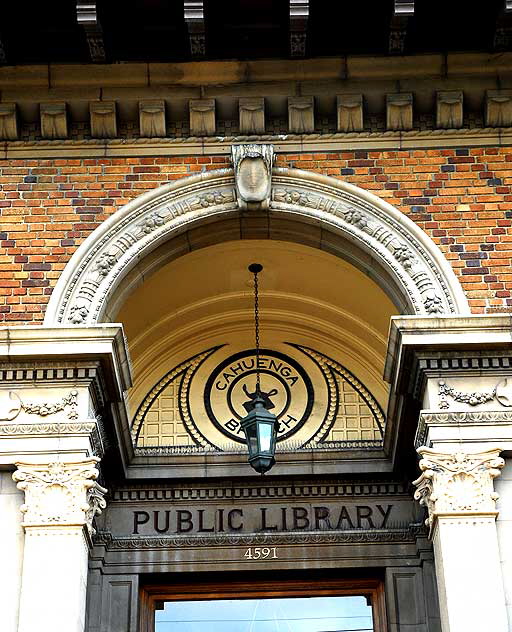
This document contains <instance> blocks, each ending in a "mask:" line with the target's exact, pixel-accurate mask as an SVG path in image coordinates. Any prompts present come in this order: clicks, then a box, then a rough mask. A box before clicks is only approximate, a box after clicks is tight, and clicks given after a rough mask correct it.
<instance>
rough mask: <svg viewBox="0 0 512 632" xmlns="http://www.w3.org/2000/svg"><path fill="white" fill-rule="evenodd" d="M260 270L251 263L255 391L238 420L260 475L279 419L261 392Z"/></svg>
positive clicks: (273, 448) (272, 450) (268, 465)
mask: <svg viewBox="0 0 512 632" xmlns="http://www.w3.org/2000/svg"><path fill="white" fill-rule="evenodd" d="M262 270H263V266H262V265H261V264H259V263H251V265H250V266H249V271H250V272H252V273H253V275H254V331H255V342H256V388H255V390H254V393H247V391H246V393H247V395H248V396H249V397H250V401H248V402H246V403H245V404H244V407H245V409H246V410H247V415H246V416H245V417H244V418H243V419H242V421H241V422H240V424H241V426H242V430H243V431H244V432H245V437H246V440H247V448H248V450H249V463H250V465H251V466H252V467H253V468H254V469H255V470H256V471H257V472H259V473H260V474H264V473H265V472H267V471H268V470H270V468H271V467H272V466H273V465H274V463H275V462H276V460H275V458H274V455H275V452H276V440H277V433H278V431H279V421H278V420H277V417H276V416H275V415H273V414H272V413H271V412H269V410H268V408H272V407H273V404H272V402H271V401H270V399H269V397H268V394H267V393H263V392H262V390H261V386H260V322H259V291H258V273H259V272H261V271H262Z"/></svg>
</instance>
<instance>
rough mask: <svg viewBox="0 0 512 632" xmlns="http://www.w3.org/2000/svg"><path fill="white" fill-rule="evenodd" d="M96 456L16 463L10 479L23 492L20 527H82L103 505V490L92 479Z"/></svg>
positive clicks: (92, 530) (91, 521)
mask: <svg viewBox="0 0 512 632" xmlns="http://www.w3.org/2000/svg"><path fill="white" fill-rule="evenodd" d="M98 462H99V459H97V458H91V459H86V460H84V461H78V462H72V463H63V462H60V461H58V462H53V463H45V464H43V465H42V464H32V463H17V464H16V465H17V468H18V469H17V470H16V471H15V472H14V474H13V479H14V480H15V481H16V482H17V484H18V488H19V489H21V490H23V491H24V492H25V503H24V504H23V505H22V506H21V512H22V513H23V514H24V520H23V526H24V527H40V526H59V527H62V526H85V527H86V528H87V530H88V532H89V534H93V533H94V529H93V526H92V523H93V520H94V517H95V516H96V515H99V514H100V513H101V512H102V510H103V509H105V507H106V502H105V499H104V495H105V494H106V492H107V490H106V489H105V488H104V487H101V485H99V484H98V483H97V482H96V479H97V478H98V475H99V471H98V469H97V467H96V465H97V463H98Z"/></svg>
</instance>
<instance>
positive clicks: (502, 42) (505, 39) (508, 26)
mask: <svg viewBox="0 0 512 632" xmlns="http://www.w3.org/2000/svg"><path fill="white" fill-rule="evenodd" d="M511 44H512V0H502V5H501V8H500V10H499V12H498V16H497V18H496V27H495V29H494V43H493V46H494V50H495V51H496V52H497V53H498V52H504V51H507V50H510V45H511Z"/></svg>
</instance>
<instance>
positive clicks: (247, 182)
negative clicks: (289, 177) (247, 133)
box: [231, 145, 274, 209]
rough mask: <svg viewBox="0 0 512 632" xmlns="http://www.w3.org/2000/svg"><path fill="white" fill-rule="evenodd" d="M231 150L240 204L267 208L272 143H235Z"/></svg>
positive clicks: (272, 160)
mask: <svg viewBox="0 0 512 632" xmlns="http://www.w3.org/2000/svg"><path fill="white" fill-rule="evenodd" d="M231 151H232V153H231V156H232V160H233V168H234V172H235V187H236V193H237V201H238V206H239V207H240V208H241V209H247V208H258V209H267V208H268V206H269V202H270V191H271V186H272V166H273V163H274V148H273V147H272V145H233V146H232V147H231Z"/></svg>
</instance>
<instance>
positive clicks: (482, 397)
mask: <svg viewBox="0 0 512 632" xmlns="http://www.w3.org/2000/svg"><path fill="white" fill-rule="evenodd" d="M438 386H439V408H441V409H446V408H450V402H449V399H448V398H451V399H453V400H454V401H456V402H460V403H463V404H468V405H469V406H479V405H480V404H486V403H487V402H492V401H493V400H496V401H497V402H498V403H499V404H500V405H501V406H503V407H505V408H510V407H512V384H509V379H508V378H504V379H503V380H500V381H499V382H498V383H497V384H496V386H495V387H494V388H492V389H490V390H483V391H458V390H456V389H455V388H453V387H452V386H449V385H448V384H447V383H446V382H445V381H444V380H440V381H439V382H438Z"/></svg>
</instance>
